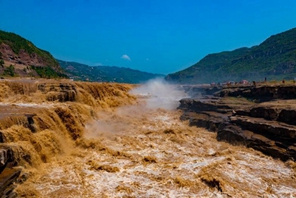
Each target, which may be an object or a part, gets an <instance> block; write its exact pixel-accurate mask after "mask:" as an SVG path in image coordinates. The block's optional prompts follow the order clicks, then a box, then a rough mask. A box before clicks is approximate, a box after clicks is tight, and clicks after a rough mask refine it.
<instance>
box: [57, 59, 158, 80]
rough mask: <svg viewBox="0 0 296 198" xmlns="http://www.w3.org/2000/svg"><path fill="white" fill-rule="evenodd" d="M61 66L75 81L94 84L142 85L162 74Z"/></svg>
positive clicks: (74, 64) (82, 66)
mask: <svg viewBox="0 0 296 198" xmlns="http://www.w3.org/2000/svg"><path fill="white" fill-rule="evenodd" d="M58 62H59V64H60V66H61V67H62V68H63V69H64V70H65V71H66V72H67V74H68V76H69V77H71V78H73V79H74V80H82V81H93V82H119V83H135V84H136V83H142V82H145V81H147V80H149V79H152V78H156V77H163V75H161V74H151V73H147V72H141V71H138V70H133V69H129V68H123V67H115V66H112V67H109V66H94V67H91V66H88V65H84V64H80V63H75V62H66V61H62V60H58Z"/></svg>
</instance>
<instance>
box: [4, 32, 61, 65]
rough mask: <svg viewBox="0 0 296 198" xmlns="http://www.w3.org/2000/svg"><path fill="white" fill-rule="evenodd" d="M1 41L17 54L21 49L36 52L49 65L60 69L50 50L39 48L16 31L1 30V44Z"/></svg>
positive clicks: (30, 52) (29, 52)
mask: <svg viewBox="0 0 296 198" xmlns="http://www.w3.org/2000/svg"><path fill="white" fill-rule="evenodd" d="M1 43H5V44H7V45H9V46H10V48H11V49H12V51H13V52H14V53H15V54H19V53H20V51H21V50H24V51H25V52H27V53H28V54H30V55H32V54H36V55H37V56H39V57H41V58H42V60H43V61H44V62H45V63H46V64H47V65H48V66H50V67H53V68H55V69H56V70H59V69H60V68H59V65H58V63H57V61H56V60H55V59H54V58H53V56H52V55H51V54H50V53H49V52H47V51H44V50H41V49H39V48H37V47H36V46H35V45H34V44H33V43H31V42H30V41H28V40H26V39H24V38H23V37H21V36H19V35H17V34H15V33H11V32H5V31H2V30H0V44H1Z"/></svg>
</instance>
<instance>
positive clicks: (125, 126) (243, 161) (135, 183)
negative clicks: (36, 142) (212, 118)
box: [19, 104, 296, 197]
mask: <svg viewBox="0 0 296 198" xmlns="http://www.w3.org/2000/svg"><path fill="white" fill-rule="evenodd" d="M179 116H180V112H178V111H176V110H163V109H147V108H146V107H145V106H141V105H140V104H138V105H137V106H127V107H121V108H118V109H117V110H116V111H114V112H101V113H100V114H99V116H98V119H97V120H96V121H93V122H92V123H89V124H88V125H87V126H86V130H85V134H84V138H83V139H81V140H80V141H78V142H77V143H76V144H77V146H75V147H73V148H72V149H71V150H70V151H69V152H68V154H67V155H62V156H60V157H57V158H56V159H54V160H52V161H51V162H49V163H44V164H42V165H41V166H40V167H39V169H38V170H36V171H34V173H31V174H32V176H31V177H30V178H29V180H28V181H27V182H25V183H24V184H23V186H22V188H21V189H19V190H20V191H23V193H25V194H26V193H27V196H28V193H29V195H30V193H31V195H35V196H36V197H293V196H296V184H295V179H296V177H295V170H293V168H291V166H293V165H294V166H295V164H293V163H291V162H290V163H286V164H284V163H283V162H281V161H277V160H274V159H272V158H270V157H266V156H264V155H263V154H261V153H260V152H257V151H254V150H252V149H247V148H245V147H243V146H231V145H229V144H227V143H224V142H218V141H217V140H216V138H215V136H216V134H215V133H212V132H208V131H207V130H205V129H202V128H196V127H189V126H188V123H186V122H181V121H180V120H179Z"/></svg>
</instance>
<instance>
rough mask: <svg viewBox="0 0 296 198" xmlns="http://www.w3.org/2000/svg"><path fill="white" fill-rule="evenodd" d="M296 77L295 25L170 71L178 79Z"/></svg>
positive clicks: (170, 76) (228, 79)
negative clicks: (181, 68)
mask: <svg viewBox="0 0 296 198" xmlns="http://www.w3.org/2000/svg"><path fill="white" fill-rule="evenodd" d="M294 76H295V77H296V28H293V29H290V30H288V31H285V32H282V33H279V34H276V35H272V36H270V37H269V38H267V39H266V40H265V41H263V42H262V43H261V44H259V45H256V46H253V47H250V48H247V47H242V48H238V49H235V50H233V51H223V52H220V53H213V54H209V55H207V56H205V57H204V58H202V59H201V60H200V61H199V62H197V63H196V64H194V65H192V66H190V67H188V68H186V69H184V70H181V71H178V72H175V73H172V74H169V75H167V76H166V79H167V80H168V81H172V82H176V83H191V84H194V83H211V82H223V81H240V80H243V79H247V80H261V79H264V78H265V77H267V78H268V79H274V80H281V79H293V78H294Z"/></svg>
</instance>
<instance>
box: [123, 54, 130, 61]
mask: <svg viewBox="0 0 296 198" xmlns="http://www.w3.org/2000/svg"><path fill="white" fill-rule="evenodd" d="M121 58H122V59H125V60H129V61H130V60H131V58H130V57H129V56H128V55H126V54H124V55H122V56H121Z"/></svg>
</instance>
